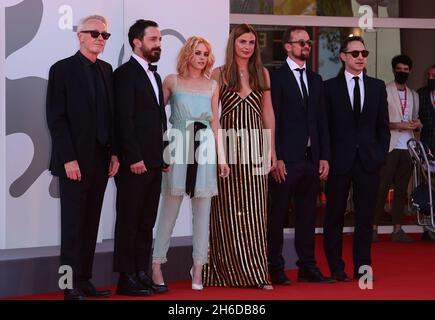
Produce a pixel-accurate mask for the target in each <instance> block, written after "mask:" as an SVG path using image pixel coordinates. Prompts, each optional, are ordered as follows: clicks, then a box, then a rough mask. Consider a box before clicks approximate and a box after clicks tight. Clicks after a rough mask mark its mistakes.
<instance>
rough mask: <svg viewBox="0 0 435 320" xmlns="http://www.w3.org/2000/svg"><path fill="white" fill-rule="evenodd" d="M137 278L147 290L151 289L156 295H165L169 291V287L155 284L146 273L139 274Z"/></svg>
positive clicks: (140, 272)
mask: <svg viewBox="0 0 435 320" xmlns="http://www.w3.org/2000/svg"><path fill="white" fill-rule="evenodd" d="M137 278H138V279H139V281H140V283H141V284H142V285H143V286H144V287H145V288H148V289H151V290H152V291H153V292H154V293H164V292H167V291H168V286H166V285H164V284H155V283H154V281H153V280H152V279H151V278H150V276H149V275H148V274H147V273H146V272H145V271H139V272H138V273H137Z"/></svg>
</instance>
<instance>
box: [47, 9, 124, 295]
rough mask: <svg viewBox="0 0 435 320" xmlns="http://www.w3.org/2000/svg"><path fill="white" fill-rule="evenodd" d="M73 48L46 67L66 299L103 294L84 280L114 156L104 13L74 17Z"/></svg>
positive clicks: (115, 164)
mask: <svg viewBox="0 0 435 320" xmlns="http://www.w3.org/2000/svg"><path fill="white" fill-rule="evenodd" d="M77 36H78V40H79V43H80V49H79V51H78V52H77V53H76V54H75V55H73V56H72V57H69V58H67V59H64V60H61V61H58V62H56V63H55V64H54V65H53V66H52V67H51V68H50V73H49V78H48V90H47V103H46V104H47V105H46V107H47V109H46V111H47V124H48V128H49V130H50V134H51V139H52V153H51V162H50V170H51V173H52V174H53V175H55V176H58V177H59V189H60V190H59V191H60V206H61V252H60V260H61V261H60V262H61V265H66V266H70V267H71V268H72V271H73V287H72V288H68V289H66V290H65V291H64V298H65V299H66V300H84V299H86V297H96V298H101V297H109V296H110V295H111V292H110V291H99V290H97V289H96V288H95V287H94V285H93V284H92V283H91V282H90V279H91V278H92V265H93V259H94V252H95V245H96V240H97V233H98V226H99V222H100V215H101V208H102V205H103V199H104V192H105V190H106V185H107V181H108V178H109V177H113V176H115V174H116V173H117V171H118V167H119V162H118V158H117V156H116V154H117V150H116V144H115V141H114V139H113V112H114V98H113V79H112V66H111V65H110V64H108V63H106V62H104V61H102V60H100V59H98V55H99V54H100V53H101V52H102V51H103V49H104V47H105V45H106V40H107V39H108V38H109V36H110V34H109V33H107V21H106V18H104V17H102V16H99V15H92V16H88V17H85V18H83V19H82V20H80V23H79V25H78V32H77Z"/></svg>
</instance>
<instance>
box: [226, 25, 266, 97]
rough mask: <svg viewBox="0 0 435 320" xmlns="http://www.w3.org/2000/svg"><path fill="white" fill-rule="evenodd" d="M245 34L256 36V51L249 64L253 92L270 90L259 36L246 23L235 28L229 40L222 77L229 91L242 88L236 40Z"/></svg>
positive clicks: (250, 83) (237, 90)
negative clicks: (236, 55) (265, 75)
mask: <svg viewBox="0 0 435 320" xmlns="http://www.w3.org/2000/svg"><path fill="white" fill-rule="evenodd" d="M245 33H252V34H254V36H255V49H254V53H253V54H252V56H251V57H250V58H249V62H248V72H249V86H250V87H251V89H252V90H268V89H269V88H267V86H266V81H265V79H264V67H263V62H262V61H261V55H260V46H259V45H258V35H257V32H256V31H255V29H254V28H253V27H252V26H251V25H249V24H246V23H243V24H239V25H237V26H235V27H234V28H233V30H232V31H231V33H230V36H229V38H228V44H227V51H226V57H225V65H224V66H223V69H222V76H223V79H222V80H224V81H225V83H226V84H227V86H228V89H230V90H231V91H236V92H239V91H240V90H241V88H242V85H241V81H240V76H239V71H238V67H237V63H236V59H235V43H236V39H237V38H238V37H240V36H241V35H243V34H245Z"/></svg>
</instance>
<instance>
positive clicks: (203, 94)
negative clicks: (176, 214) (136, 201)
mask: <svg viewBox="0 0 435 320" xmlns="http://www.w3.org/2000/svg"><path fill="white" fill-rule="evenodd" d="M174 79H175V81H174V86H173V88H172V95H171V99H170V102H169V103H170V105H171V116H170V118H169V122H170V123H171V124H172V128H171V129H170V130H168V137H169V138H168V141H169V144H170V146H169V148H167V149H166V151H165V159H166V160H170V163H171V171H170V172H168V173H165V172H164V173H163V179H162V195H172V196H181V195H186V191H185V190H186V172H187V163H192V161H193V160H192V158H190V159H189V154H190V155H191V156H192V154H193V153H192V152H189V148H190V150H192V149H193V130H187V129H186V128H187V127H188V126H189V125H191V124H192V123H193V122H194V121H199V122H201V123H203V124H204V125H205V126H207V128H206V129H204V130H201V131H200V132H199V133H197V136H196V139H197V140H198V141H200V147H199V148H198V149H197V152H196V159H197V162H198V167H197V173H196V184H195V196H194V197H198V198H202V197H212V196H214V195H217V193H218V191H217V182H216V175H217V173H216V161H217V160H216V147H215V139H214V135H213V131H212V129H211V127H210V122H211V120H212V119H213V112H212V108H211V99H212V96H213V92H214V91H215V90H216V89H217V82H216V81H214V80H209V84H208V85H207V86H205V87H204V88H203V89H201V90H192V89H190V88H187V87H186V86H184V85H182V84H181V81H180V79H179V78H178V76H175V77H174ZM169 150H170V151H169ZM168 156H169V157H170V158H168ZM189 160H190V162H188V161H189Z"/></svg>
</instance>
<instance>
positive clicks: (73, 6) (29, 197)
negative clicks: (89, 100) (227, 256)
mask: <svg viewBox="0 0 435 320" xmlns="http://www.w3.org/2000/svg"><path fill="white" fill-rule="evenodd" d="M1 9H2V13H3V12H4V11H5V19H4V21H2V20H0V43H1V48H2V50H1V51H2V53H1V54H2V55H3V54H4V52H5V51H6V56H5V57H3V56H0V64H1V68H0V77H1V78H0V81H1V82H0V120H1V121H0V129H1V131H0V132H1V136H0V150H1V154H0V170H1V182H0V192H1V195H0V200H2V201H1V202H0V210H1V211H0V249H5V248H23V247H38V246H49V245H57V244H59V242H60V228H59V223H60V206H59V199H58V198H57V197H56V192H55V190H56V189H55V188H52V187H50V183H51V182H52V176H51V174H50V173H49V172H48V171H47V168H48V159H49V157H48V156H49V146H50V141H49V135H48V130H47V126H46V122H45V94H46V91H45V90H46V82H47V77H48V70H49V67H50V66H51V65H52V64H53V63H54V62H56V61H57V60H60V59H62V58H65V57H68V56H70V55H72V54H74V53H75V51H76V50H77V49H78V41H77V40H76V34H75V31H74V30H75V29H74V26H77V23H78V20H79V19H80V18H81V17H83V16H85V15H89V14H95V13H98V14H102V15H105V16H106V17H107V18H108V20H109V32H111V33H112V37H111V38H110V40H109V41H108V43H107V46H106V49H105V52H104V53H103V54H102V55H101V57H100V58H101V59H103V60H105V61H108V62H109V63H111V64H112V66H113V67H114V68H116V67H117V66H118V65H119V63H120V62H121V61H125V60H126V59H127V58H128V57H129V55H130V51H131V50H130V46H129V45H128V39H127V31H128V28H129V26H130V25H131V24H132V23H133V22H134V21H135V20H136V19H140V18H143V19H151V20H155V21H156V22H158V23H159V24H160V28H161V30H162V32H163V34H164V37H163V42H162V58H161V61H160V63H159V73H160V74H161V75H162V77H164V76H166V75H167V74H169V73H173V72H174V71H175V63H176V62H175V58H176V55H177V53H178V50H179V48H180V47H181V45H182V42H181V41H180V39H183V38H184V39H187V38H188V37H189V36H191V35H196V34H198V35H201V36H205V37H207V38H208V39H209V40H210V41H211V42H212V43H213V45H214V49H215V54H216V58H217V64H220V63H222V62H223V57H224V47H225V44H226V40H227V35H228V29H229V2H228V0H225V1H214V0H183V1H174V0H159V1H152V0H141V1H137V0H124V1H122V0H94V1H92V2H86V3H85V2H83V1H81V0H24V1H20V0H2V8H1ZM122 12H124V15H122V14H120V13H122ZM0 19H1V15H0ZM3 26H5V28H4V27H3ZM3 30H5V32H6V36H5V39H2V38H1V33H2V32H3ZM175 35H178V36H175ZM123 43H125V44H126V45H125V50H124V51H123V50H122V47H123ZM3 48H5V50H3ZM3 66H4V67H5V71H4V72H5V74H4V76H3V75H2V74H1V72H2V70H3ZM5 78H6V80H5ZM4 80H5V82H6V83H4ZM5 88H6V90H5ZM2 90H5V91H6V93H5V94H3V91H2ZM5 96H6V103H4V97H5ZM4 115H6V116H4ZM4 132H6V134H4ZM3 150H6V152H3ZM47 151H48V152H47ZM5 154H6V156H5V161H4V159H3V157H4V155H5ZM4 166H6V168H4ZM49 190H51V192H49ZM53 190H54V191H53ZM114 208H115V186H114V182H113V181H112V180H111V181H109V184H108V188H107V190H106V195H105V200H104V205H103V212H102V219H101V225H100V232H99V236H98V241H101V240H103V239H111V238H113V228H114V221H115V209H114ZM189 209H190V203H189V202H188V201H184V203H183V206H182V212H181V214H180V218H179V221H178V222H177V225H176V228H175V232H174V236H184V235H190V234H191V222H190V221H191V220H190V214H189Z"/></svg>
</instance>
